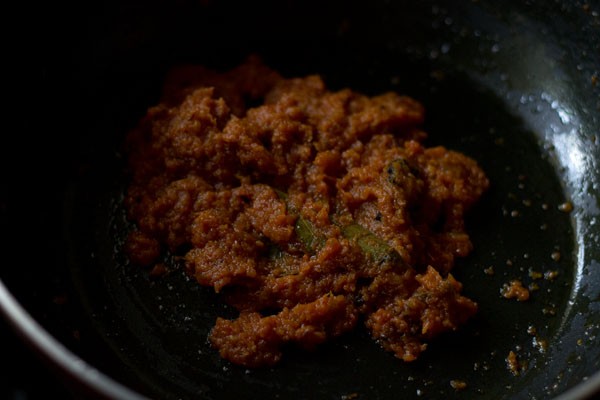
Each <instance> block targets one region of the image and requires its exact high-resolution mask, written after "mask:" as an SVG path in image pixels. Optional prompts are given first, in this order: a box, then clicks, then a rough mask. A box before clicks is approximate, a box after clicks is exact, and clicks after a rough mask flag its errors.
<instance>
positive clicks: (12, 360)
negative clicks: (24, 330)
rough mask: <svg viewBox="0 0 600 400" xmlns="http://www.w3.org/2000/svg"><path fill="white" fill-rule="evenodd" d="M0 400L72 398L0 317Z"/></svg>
mask: <svg viewBox="0 0 600 400" xmlns="http://www.w3.org/2000/svg"><path fill="white" fill-rule="evenodd" d="M0 354H1V355H2V356H1V358H2V363H1V364H0V399H6V400H33V399H35V400H37V399H72V398H74V396H73V395H72V394H71V393H70V392H69V391H68V390H67V389H66V388H65V387H64V386H63V384H62V382H60V381H59V380H58V379H57V377H56V376H55V375H54V373H53V372H51V370H50V369H49V368H47V367H46V365H45V364H44V363H43V362H42V361H41V360H40V359H39V358H38V357H37V356H36V355H35V354H33V352H32V351H31V350H30V349H29V348H28V347H27V346H26V345H25V344H24V343H23V341H22V340H21V339H20V338H19V337H17V336H16V335H15V333H14V332H13V330H12V329H11V328H10V326H8V325H7V323H6V322H5V321H4V319H0Z"/></svg>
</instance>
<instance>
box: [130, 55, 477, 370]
mask: <svg viewBox="0 0 600 400" xmlns="http://www.w3.org/2000/svg"><path fill="white" fill-rule="evenodd" d="M423 119H424V109H423V106H422V105H421V104H419V103H418V102H417V101H415V100H413V99H411V98H409V97H405V96H399V95H398V94H396V93H393V92H389V93H384V94H381V95H378V96H374V97H368V96H365V95H363V94H360V93H357V92H354V91H352V90H349V89H344V90H339V91H330V90H328V89H327V88H326V87H325V84H324V83H323V80H322V79H321V78H320V77H319V76H307V77H303V78H293V79H286V78H283V77H282V76H281V75H280V74H279V73H277V72H276V71H273V70H271V69H270V68H268V67H267V66H265V65H264V64H262V63H261V61H260V60H259V59H257V58H249V59H248V60H247V61H246V62H245V63H243V64H242V65H240V66H238V67H236V68H234V69H232V70H230V71H228V72H224V73H217V72H214V71H211V70H209V69H206V68H203V67H198V66H189V67H182V68H178V69H176V70H173V71H172V73H171V74H170V75H169V76H168V78H167V81H166V83H165V86H164V95H163V98H162V100H161V102H160V103H159V104H158V105H156V106H154V107H152V108H150V109H149V110H148V112H147V115H146V116H145V117H144V118H143V119H142V120H141V121H140V123H139V125H138V126H137V128H136V129H134V130H133V131H132V132H131V133H130V135H129V136H128V138H127V149H128V156H129V167H130V172H131V182H130V186H129V188H128V191H127V194H126V198H125V206H126V208H127V211H128V216H129V218H130V219H131V220H132V221H133V222H135V225H136V229H135V230H134V231H132V232H131V233H130V235H129V237H128V240H127V245H126V250H127V252H128V255H129V257H130V259H131V261H132V262H133V263H136V264H139V265H143V266H147V267H151V266H153V265H155V264H156V263H159V262H160V257H161V254H163V253H164V252H171V253H175V254H180V255H182V256H183V257H184V260H185V265H186V269H187V272H188V273H189V274H190V275H192V276H193V277H195V279H196V280H197V281H198V283H199V284H201V285H206V286H211V287H213V288H214V290H215V291H216V292H219V293H220V294H221V295H222V298H223V300H224V301H226V302H227V303H228V304H230V305H232V306H234V307H236V308H237V309H238V310H239V317H238V318H236V319H233V320H227V319H223V318H218V319H217V320H216V323H215V326H214V328H213V329H212V331H211V334H210V342H211V343H212V345H213V346H214V347H215V348H216V349H218V351H219V352H220V354H221V356H222V357H224V358H225V359H227V360H230V361H231V362H232V363H235V364H239V365H243V366H246V367H259V366H265V365H273V364H275V363H277V362H278V361H279V360H280V359H281V357H282V347H283V345H285V344H288V343H293V344H296V345H298V346H301V347H303V348H306V349H314V348H315V347H316V346H318V345H319V344H320V343H323V342H325V341H326V340H328V339H330V338H333V337H336V336H339V335H342V334H344V333H345V332H348V331H350V330H352V329H354V328H355V327H356V326H357V324H364V325H365V326H366V328H367V329H368V330H369V332H370V333H371V335H372V337H373V339H375V340H376V341H377V342H379V343H380V344H381V346H382V347H383V348H384V349H386V350H388V351H390V352H392V353H393V354H394V355H395V356H396V357H398V358H400V359H402V360H405V361H413V360H415V359H416V358H417V357H418V356H419V354H420V353H421V352H423V351H424V350H425V348H426V346H427V342H428V341H430V340H431V339H433V338H435V337H436V336H438V335H440V334H441V333H443V332H447V331H452V330H456V329H457V328H458V327H459V326H461V325H462V324H464V323H465V322H466V321H467V320H468V319H469V318H470V317H471V316H473V314H475V312H476V310H477V305H476V303H475V302H473V301H472V300H470V299H468V298H466V297H464V296H462V295H461V289H462V286H461V284H460V283H459V282H458V281H457V280H456V279H454V278H453V276H452V275H451V273H450V271H451V270H452V268H453V266H454V264H455V259H456V258H457V257H465V256H467V255H468V254H469V252H470V251H471V250H472V244H471V241H470V239H469V236H468V235H467V233H466V232H465V223H464V216H465V212H467V210H468V209H469V207H471V206H472V205H473V203H475V202H476V201H477V200H478V198H479V197H480V196H481V195H482V193H483V192H484V191H485V190H486V188H487V187H488V180H487V178H486V176H485V174H484V172H483V171H482V170H481V169H480V168H479V167H478V165H477V164H476V162H475V161H474V160H472V159H470V158H468V157H466V156H465V155H462V154H459V153H457V152H454V151H451V150H447V149H445V148H443V147H433V148H426V147H425V146H424V145H423V141H424V140H425V138H426V134H425V133H424V132H423V131H422V130H421V128H420V126H421V125H422V123H423Z"/></svg>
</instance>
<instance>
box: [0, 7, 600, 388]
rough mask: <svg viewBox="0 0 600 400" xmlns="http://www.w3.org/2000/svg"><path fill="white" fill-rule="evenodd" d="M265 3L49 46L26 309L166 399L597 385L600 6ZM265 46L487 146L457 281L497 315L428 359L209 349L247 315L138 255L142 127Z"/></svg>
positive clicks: (24, 186)
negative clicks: (134, 143)
mask: <svg viewBox="0 0 600 400" xmlns="http://www.w3.org/2000/svg"><path fill="white" fill-rule="evenodd" d="M250 3H251V2H245V3H242V2H239V3H238V2H231V1H195V2H191V1H190V2H186V1H182V2H175V4H170V5H167V4H165V3H163V2H150V3H148V2H115V3H112V2H109V3H107V4H106V5H104V6H102V8H101V9H95V10H88V9H85V10H83V9H80V10H76V11H77V12H78V14H79V15H80V17H81V18H80V19H76V20H69V21H65V22H67V23H66V25H65V26H63V27H62V29H61V30H59V29H58V27H56V28H57V30H56V32H55V33H53V34H50V35H49V36H48V37H47V38H46V39H42V40H43V44H44V46H40V47H44V49H45V50H44V51H45V52H46V53H43V54H46V55H47V56H48V58H45V59H44V60H42V61H43V62H42V65H44V72H43V74H42V75H36V76H38V80H33V81H32V82H30V84H31V86H32V87H33V86H34V84H39V86H41V88H42V93H41V94H40V96H41V98H42V99H43V100H44V104H45V105H46V106H45V107H44V108H43V109H41V110H39V112H40V113H41V114H40V116H41V118H32V119H31V120H29V121H28V122H27V124H26V126H27V128H28V131H30V132H33V133H32V135H30V136H27V137H26V138H25V140H23V143H21V144H22V145H23V146H24V147H25V145H26V144H27V143H28V142H29V141H30V140H35V141H36V142H35V143H36V145H35V146H31V145H29V146H27V147H26V148H28V149H29V148H30V147H34V148H33V149H30V150H29V153H28V158H27V160H28V164H29V166H32V167H33V169H34V170H35V171H36V173H35V174H34V175H30V174H21V173H18V174H17V173H16V172H15V169H14V168H12V169H10V171H12V172H13V173H12V174H7V177H6V179H5V180H4V185H6V191H5V193H6V198H5V199H3V202H4V207H3V214H2V217H3V220H4V221H5V222H6V224H4V226H5V227H6V228H5V229H6V230H5V231H4V234H5V240H4V241H3V246H5V247H4V248H3V250H4V252H3V253H4V254H5V257H6V260H7V264H6V265H7V266H19V268H4V269H3V271H2V273H1V275H0V277H1V278H2V280H3V281H4V282H5V283H6V285H7V286H8V287H9V289H10V290H11V291H12V292H13V293H14V294H15V296H16V297H17V299H18V300H19V301H20V302H21V303H22V304H23V305H24V306H25V307H26V309H27V310H28V311H29V312H30V313H31V314H32V315H33V316H34V317H35V318H36V319H37V320H38V321H40V322H41V323H42V325H43V326H44V327H45V328H46V329H47V330H48V331H49V332H50V333H51V334H53V335H54V336H55V337H57V338H59V339H60V340H61V342H62V343H64V344H65V345H66V346H67V347H68V348H69V350H70V351H72V352H74V353H75V354H77V355H78V356H80V357H81V358H82V359H83V360H85V361H86V362H88V363H89V364H90V365H92V366H94V367H97V368H98V369H99V370H100V371H101V372H102V373H103V374H106V375H108V376H109V377H111V379H114V380H115V381H117V382H120V383H122V384H124V385H126V386H129V387H131V388H133V389H134V390H137V391H139V392H140V393H141V394H143V395H147V396H149V397H152V398H173V399H176V398H177V399H179V398H207V399H220V398H252V397H253V394H256V393H261V397H262V398H268V399H270V398H273V399H275V398H288V399H304V398H306V399H308V398H311V399H315V398H331V399H340V398H346V399H349V398H369V399H373V398H377V399H392V398H398V397H403V398H413V397H415V398H416V397H419V396H425V397H428V398H439V397H442V396H444V397H449V398H481V397H485V398H495V399H504V398H506V399H508V398H511V399H512V398H523V399H525V398H537V399H545V398H553V397H555V396H558V395H560V394H562V393H565V392H567V393H568V390H569V389H572V388H573V387H574V386H575V385H577V384H579V383H580V382H582V381H584V380H585V379H587V378H592V379H589V380H590V381H595V380H598V379H593V378H594V373H595V372H596V371H597V370H598V368H599V365H598V364H599V363H600V336H599V333H600V332H599V330H600V303H599V301H600V263H599V261H598V260H599V259H600V258H599V253H600V242H599V238H598V233H599V229H600V228H599V226H598V225H597V218H598V214H599V213H600V209H599V206H598V200H597V199H598V198H600V193H599V190H600V189H599V186H598V180H599V179H600V176H599V175H600V174H599V172H598V171H599V168H598V165H597V162H598V161H597V160H598V158H599V156H600V150H599V148H598V146H599V144H598V140H597V139H598V137H597V136H598V134H600V122H599V121H598V114H599V107H600V102H599V98H600V97H599V96H600V85H596V84H595V82H596V80H597V79H598V73H599V68H600V62H599V59H598V57H599V56H598V54H600V50H599V49H598V46H600V34H599V30H600V28H599V17H598V14H597V13H596V12H600V7H598V6H597V5H593V4H591V5H590V4H588V5H583V4H579V3H577V2H553V3H552V4H546V2H535V1H530V2H517V1H514V2H503V3H502V4H499V3H498V4H497V3H494V2H487V1H477V2H475V1H459V2H430V1H425V2H405V1H397V2H389V3H388V2H370V3H368V5H367V3H363V4H355V3H348V2H343V3H342V2H328V3H326V4H320V3H317V2H294V1H289V2H269V3H264V4H262V5H256V4H250ZM415 3H418V4H415ZM586 4H587V3H586ZM232 10H236V11H235V12H232ZM55 22H56V21H55ZM42 26H44V25H42ZM81 32H83V33H82V34H76V33H81ZM46 46H49V47H46ZM48 48H50V50H48ZM40 50H41V49H40ZM251 53H255V54H259V55H260V56H261V57H262V58H263V60H264V61H265V62H266V63H267V64H268V65H270V66H272V67H273V68H275V69H277V70H279V71H280V72H281V73H282V74H283V75H285V76H289V77H292V76H304V75H308V74H321V75H322V76H323V78H324V79H325V81H326V83H327V84H328V86H329V87H330V88H331V89H341V88H345V87H349V88H352V89H354V90H358V91H362V92H365V93H368V94H378V93H381V92H384V91H388V90H394V91H397V92H399V93H401V94H407V95H410V96H412V97H414V98H415V99H417V100H419V101H421V102H422V103H423V104H424V106H425V109H426V122H425V126H424V128H425V130H426V131H427V132H428V133H429V138H428V139H427V142H426V143H427V144H428V145H431V146H433V145H443V146H446V147H448V148H451V149H455V150H458V151H462V152H464V153H466V154H468V155H469V156H471V157H473V158H474V159H476V160H477V161H478V162H479V163H480V165H481V166H482V168H483V169H484V170H485V172H486V174H487V175H488V177H489V179H490V182H491V187H490V190H489V192H488V193H486V195H485V196H484V198H483V199H482V201H481V202H480V204H478V205H477V206H476V207H475V208H474V209H473V210H472V212H471V213H470V215H469V220H468V230H469V232H470V233H471V238H472V240H473V242H474V247H475V250H474V252H473V254H472V255H470V256H469V257H468V258H467V259H464V260H461V261H460V262H459V264H458V265H457V267H456V269H455V270H454V271H453V274H454V275H455V276H456V277H457V278H458V279H459V280H460V281H461V282H463V284H464V292H465V294H466V295H467V296H469V297H470V298H472V299H474V300H475V301H477V303H478V304H479V307H480V311H479V313H478V315H477V316H476V317H475V318H474V319H473V320H472V321H471V323H470V324H468V325H467V326H466V327H465V328H464V329H462V330H461V331H459V332H456V333H453V334H449V335H446V336H444V337H442V338H440V339H439V340H435V341H433V342H431V343H430V346H429V347H428V350H427V351H426V352H425V353H424V354H423V356H422V357H421V358H420V359H419V360H418V361H416V362H414V363H410V364H406V363H403V362H401V361H400V360H398V359H395V358H394V357H392V356H391V355H390V354H388V353H386V352H384V351H383V350H382V349H381V348H380V347H379V346H378V345H377V344H376V343H374V342H373V341H372V340H371V339H370V338H369V336H368V334H367V333H366V332H365V331H364V330H361V329H358V330H357V331H356V332H354V333H351V334H347V335H345V336H342V337H340V338H339V339H337V340H334V341H332V342H331V343H328V344H325V345H322V346H320V347H319V348H318V350H317V351H315V352H302V351H299V350H297V349H294V348H289V349H287V352H286V358H285V359H284V360H283V362H282V363H281V364H280V365H277V366H276V367H272V368H266V369H257V370H248V369H245V368H240V367H236V366H233V365H231V364H229V363H228V362H226V361H223V360H221V359H220V358H219V357H218V354H217V353H216V352H215V350H214V349H212V348H211V347H210V345H209V343H208V341H207V335H208V333H209V331H210V328H211V327H212V325H213V323H214V320H215V318H216V317H217V316H226V317H227V316H230V317H231V316H234V315H235V313H234V312H233V310H231V309H228V308H227V307H225V306H224V305H222V304H221V303H220V302H219V299H218V297H217V296H216V295H215V294H214V293H213V292H212V290H210V289H207V288H203V287H200V286H199V285H198V284H196V283H195V282H194V281H192V280H190V279H189V278H188V277H186V275H185V274H184V272H183V268H182V266H181V265H178V263H177V262H176V261H174V259H169V260H168V261H169V263H170V264H169V265H170V273H169V274H168V275H166V276H165V277H162V278H160V279H152V278H150V277H149V274H148V271H147V270H144V269H140V268H137V267H134V266H132V265H130V264H129V263H128V261H127V259H126V257H125V256H124V255H123V253H122V251H121V246H122V242H123V239H124V237H125V234H126V232H127V230H128V229H130V225H129V223H128V221H127V220H126V218H125V214H124V210H123V209H122V207H121V204H120V200H121V199H122V194H123V190H124V188H125V185H126V177H125V175H124V174H123V170H124V165H125V160H124V154H123V153H122V152H121V150H120V144H121V141H122V140H123V137H124V135H125V134H126V132H127V131H128V130H129V129H131V128H132V127H133V126H134V125H135V123H136V122H137V120H138V119H139V118H140V117H141V116H142V115H143V114H144V112H145V110H146V108H147V107H149V106H151V105H153V104H155V103H156V102H157V101H158V96H159V94H160V86H161V81H162V78H163V76H164V74H165V72H166V71H167V70H168V68H169V67H170V66H172V65H175V64H178V63H200V64H204V65H208V66H210V67H213V68H215V69H227V68H230V67H233V66H235V65H236V64H237V63H239V62H241V61H242V60H243V59H244V58H245V57H246V56H247V55H249V54H251ZM19 142H20V141H19ZM9 167H10V165H6V168H3V169H5V170H9ZM570 205H572V211H570V210H569V207H570ZM514 279H518V280H521V281H522V282H523V283H524V284H525V285H531V288H532V290H531V298H530V300H528V301H526V302H517V301H515V300H508V299H505V298H503V297H502V296H501V294H500V292H501V288H502V287H503V285H504V284H505V283H508V282H509V281H511V280H514ZM511 351H512V352H514V353H515V354H516V355H517V357H518V360H519V366H520V367H519V368H518V369H519V371H518V373H517V374H514V373H512V372H511V371H510V369H509V368H508V366H507V361H506V358H507V356H508V355H509V352H511ZM596 378H597V377H596ZM452 381H463V382H465V383H466V384H467V386H466V388H465V389H463V390H457V389H455V388H453V386H452V385H451V382H452ZM571 393H573V392H571Z"/></svg>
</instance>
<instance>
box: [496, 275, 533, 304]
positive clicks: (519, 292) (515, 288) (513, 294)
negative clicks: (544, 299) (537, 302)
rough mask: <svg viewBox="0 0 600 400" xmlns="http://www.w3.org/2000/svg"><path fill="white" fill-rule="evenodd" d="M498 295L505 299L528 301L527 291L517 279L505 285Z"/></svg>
mask: <svg viewBox="0 0 600 400" xmlns="http://www.w3.org/2000/svg"><path fill="white" fill-rule="evenodd" d="M500 294H501V295H502V296H503V297H504V298H506V299H517V301H527V300H529V290H528V289H527V288H526V287H524V286H523V283H521V281H520V280H518V279H514V280H512V281H510V282H509V283H505V284H504V285H503V286H502V288H501V289H500Z"/></svg>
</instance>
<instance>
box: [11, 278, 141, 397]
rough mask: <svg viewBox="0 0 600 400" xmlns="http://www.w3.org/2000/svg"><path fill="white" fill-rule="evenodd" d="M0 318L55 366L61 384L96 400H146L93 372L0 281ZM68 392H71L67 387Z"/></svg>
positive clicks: (95, 371)
mask: <svg viewBox="0 0 600 400" xmlns="http://www.w3.org/2000/svg"><path fill="white" fill-rule="evenodd" d="M0 315H2V317H3V318H4V319H5V320H6V321H7V322H8V323H9V326H10V327H11V328H12V329H13V331H15V332H16V333H18V337H19V339H20V340H21V341H22V342H24V344H25V345H26V346H27V347H28V348H29V350H31V351H32V352H33V353H35V354H36V355H37V356H38V357H40V358H41V359H42V361H46V362H49V363H50V364H51V366H53V367H56V368H57V370H56V371H54V372H58V373H60V374H61V375H62V376H61V378H62V383H64V384H66V383H67V380H68V378H71V379H72V380H73V381H72V382H73V383H75V384H77V385H79V386H83V389H84V390H85V391H86V392H90V391H91V393H93V394H94V395H95V396H97V397H99V398H106V399H123V400H148V398H147V397H145V396H143V395H141V394H139V393H137V392H135V391H133V390H131V389H129V388H128V387H126V386H125V385H122V384H121V383H119V382H117V381H115V380H114V379H112V378H111V377H109V376H108V375H106V374H104V373H103V372H101V371H99V370H97V369H96V368H95V367H94V366H93V365H91V364H89V363H88V362H87V361H85V360H83V359H82V358H80V357H78V356H77V355H75V354H74V353H73V352H71V351H70V350H69V349H68V348H66V347H65V346H64V345H63V344H61V343H60V342H59V341H58V340H57V339H56V338H54V336H52V335H51V334H50V333H49V332H48V331H47V330H46V329H44V328H43V327H42V326H41V325H40V324H39V323H38V322H37V321H36V320H35V319H34V318H33V317H32V316H31V314H29V312H27V310H25V308H24V307H23V306H22V305H21V304H20V303H19V302H18V301H17V299H16V298H15V297H14V296H13V295H12V293H11V292H10V290H9V289H8V288H7V287H6V285H5V284H4V282H3V281H2V280H1V279H0ZM67 388H68V389H72V388H71V387H70V386H67Z"/></svg>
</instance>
